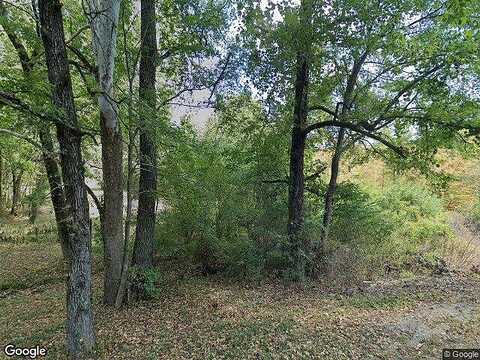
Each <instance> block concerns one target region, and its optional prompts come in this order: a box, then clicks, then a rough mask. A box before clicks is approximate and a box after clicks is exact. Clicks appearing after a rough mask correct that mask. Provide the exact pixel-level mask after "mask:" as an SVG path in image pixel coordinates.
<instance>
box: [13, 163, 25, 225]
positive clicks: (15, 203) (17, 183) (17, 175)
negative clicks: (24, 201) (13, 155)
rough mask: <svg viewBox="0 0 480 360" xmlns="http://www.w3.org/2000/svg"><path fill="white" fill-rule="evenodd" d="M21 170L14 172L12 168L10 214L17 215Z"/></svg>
mask: <svg viewBox="0 0 480 360" xmlns="http://www.w3.org/2000/svg"><path fill="white" fill-rule="evenodd" d="M22 177H23V170H20V171H19V172H16V171H15V169H12V208H11V209H10V215H13V216H17V215H18V211H17V210H18V204H19V203H20V190H21V189H20V188H21V186H22Z"/></svg>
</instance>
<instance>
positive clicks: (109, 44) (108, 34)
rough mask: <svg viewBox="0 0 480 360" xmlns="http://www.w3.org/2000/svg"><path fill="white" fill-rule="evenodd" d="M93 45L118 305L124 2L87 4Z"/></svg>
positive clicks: (113, 293)
mask: <svg viewBox="0 0 480 360" xmlns="http://www.w3.org/2000/svg"><path fill="white" fill-rule="evenodd" d="M87 4H88V11H89V12H88V14H87V16H88V18H89V21H90V27H91V29H92V42H93V48H94V50H95V55H96V62H97V67H98V81H99V85H100V88H101V90H102V93H101V95H100V96H99V97H98V104H99V106H100V127H101V130H102V131H101V134H102V171H103V198H104V204H103V217H102V238H103V244H104V265H105V277H104V293H103V301H104V303H105V304H108V305H114V304H115V299H116V297H117V292H118V287H119V285H120V278H121V273H122V260H123V164H122V163H123V158H122V153H123V142H122V132H121V129H120V123H119V121H118V109H117V106H116V104H115V102H114V101H113V79H114V70H115V56H116V41H117V25H118V18H119V12H120V0H100V1H97V0H95V1H92V0H89V1H87Z"/></svg>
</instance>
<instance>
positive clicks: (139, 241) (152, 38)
mask: <svg viewBox="0 0 480 360" xmlns="http://www.w3.org/2000/svg"><path fill="white" fill-rule="evenodd" d="M156 38H157V35H156V29H155V1H154V0H142V1H141V39H142V43H141V55H140V71H139V76H140V78H139V85H140V91H139V95H140V102H141V103H140V107H141V110H140V124H139V125H140V179H139V190H138V193H139V195H138V212H137V228H136V233H135V245H134V250H133V265H135V266H139V267H143V268H145V267H150V266H152V265H153V253H154V242H155V199H156V194H155V192H156V189H157V167H156V166H157V162H156V156H157V151H156V145H155V139H154V131H153V130H154V129H153V128H152V126H151V123H150V122H149V121H148V118H151V116H152V113H154V112H155V98H156V93H155V58H156V52H157V45H156V44H157V40H156Z"/></svg>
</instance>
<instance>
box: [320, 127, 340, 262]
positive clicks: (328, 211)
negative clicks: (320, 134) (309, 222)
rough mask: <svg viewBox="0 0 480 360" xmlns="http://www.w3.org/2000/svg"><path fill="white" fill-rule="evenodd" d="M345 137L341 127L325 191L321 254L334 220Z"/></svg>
mask: <svg viewBox="0 0 480 360" xmlns="http://www.w3.org/2000/svg"><path fill="white" fill-rule="evenodd" d="M344 138H345V129H344V128H340V130H339V132H338V137H337V143H336V145H335V150H334V153H333V157H332V163H331V169H330V181H329V183H328V188H327V191H326V193H325V207H324V213H323V228H322V231H321V236H320V244H319V246H318V253H319V255H320V256H322V255H323V253H324V251H325V243H326V242H327V239H328V230H329V228H330V223H331V222H332V214H333V198H334V195H335V191H336V190H337V179H338V173H339V167H340V158H341V156H342V147H343V140H344Z"/></svg>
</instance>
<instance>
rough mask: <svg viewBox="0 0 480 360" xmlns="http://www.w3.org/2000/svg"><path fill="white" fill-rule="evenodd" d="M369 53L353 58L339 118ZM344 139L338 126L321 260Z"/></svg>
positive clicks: (347, 106) (345, 111)
mask: <svg viewBox="0 0 480 360" xmlns="http://www.w3.org/2000/svg"><path fill="white" fill-rule="evenodd" d="M368 54H369V51H368V48H367V49H366V50H365V51H364V52H363V54H362V55H360V57H359V58H355V59H354V62H353V67H352V71H351V73H350V75H349V76H348V79H347V84H346V87H345V92H344V93H343V102H342V103H341V104H342V111H341V113H340V117H341V119H344V118H345V117H346V116H347V115H348V114H349V112H350V110H351V107H352V101H353V93H354V91H355V87H356V85H357V79H358V75H359V73H360V70H361V68H362V66H363V64H364V63H365V60H366V59H367V56H368ZM337 112H338V105H337V110H336V111H335V117H337ZM344 139H345V128H340V130H339V132H338V137H337V143H336V144H335V150H334V153H333V157H332V164H331V172H330V182H329V184H328V188H327V191H326V193H325V208H324V214H323V228H322V231H321V236H320V243H319V245H318V248H317V254H316V256H317V260H321V259H322V258H323V255H324V252H325V243H326V241H327V240H328V231H329V228H330V224H331V222H332V216H333V205H334V196H335V192H336V190H337V178H338V173H339V168H340V159H341V157H342V152H343V150H344V149H343V143H344Z"/></svg>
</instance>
